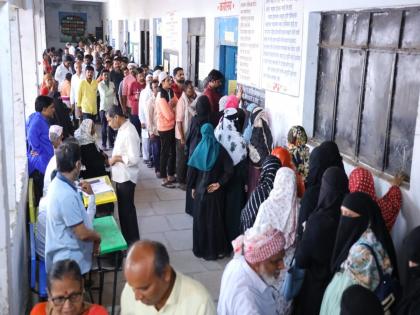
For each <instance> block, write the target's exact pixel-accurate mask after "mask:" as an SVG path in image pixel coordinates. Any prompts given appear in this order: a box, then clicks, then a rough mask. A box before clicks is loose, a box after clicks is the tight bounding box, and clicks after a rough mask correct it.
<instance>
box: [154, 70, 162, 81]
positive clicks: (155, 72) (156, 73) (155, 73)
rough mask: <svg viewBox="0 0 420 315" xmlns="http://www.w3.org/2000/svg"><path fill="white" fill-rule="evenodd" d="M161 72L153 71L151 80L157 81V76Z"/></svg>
mask: <svg viewBox="0 0 420 315" xmlns="http://www.w3.org/2000/svg"><path fill="white" fill-rule="evenodd" d="M161 72H162V71H160V70H156V71H154V72H153V74H152V75H153V80H157V79H159V74H160V73H161Z"/></svg>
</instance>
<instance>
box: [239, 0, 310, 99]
mask: <svg viewBox="0 0 420 315" xmlns="http://www.w3.org/2000/svg"><path fill="white" fill-rule="evenodd" d="M238 28H239V40H238V66H237V69H238V83H243V84H247V85H250V86H252V87H255V88H258V89H264V90H270V91H273V92H278V93H283V94H288V95H291V96H299V92H300V91H299V87H300V69H301V63H302V28H303V0H261V1H258V0H242V1H240V8H239V27H238Z"/></svg>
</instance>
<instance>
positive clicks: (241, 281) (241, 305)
mask: <svg viewBox="0 0 420 315" xmlns="http://www.w3.org/2000/svg"><path fill="white" fill-rule="evenodd" d="M232 244H233V247H234V252H235V254H236V255H235V257H234V258H233V259H232V260H231V261H230V262H229V264H228V265H227V266H226V268H225V271H224V272H223V277H222V284H221V288H220V296H219V301H218V305H217V314H218V315H243V314H247V315H276V314H280V313H279V312H278V311H279V310H278V309H277V308H278V303H277V301H276V295H277V294H279V293H278V291H277V290H278V289H279V288H278V285H277V284H278V280H277V279H278V277H279V275H280V271H281V270H282V269H284V263H283V257H284V246H285V239H284V235H283V233H282V232H280V231H278V230H275V229H272V228H269V229H265V231H262V230H261V229H260V228H254V227H253V228H251V229H248V230H247V231H246V232H245V235H241V236H239V237H238V238H237V239H236V240H235V241H233V242H232ZM238 254H239V255H238Z"/></svg>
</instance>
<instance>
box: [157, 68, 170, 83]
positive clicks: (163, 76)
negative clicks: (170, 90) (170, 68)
mask: <svg viewBox="0 0 420 315" xmlns="http://www.w3.org/2000/svg"><path fill="white" fill-rule="evenodd" d="M167 77H168V74H167V73H166V72H165V71H162V72H161V73H159V84H161V83H162V81H163V80H165V79H166V78H167Z"/></svg>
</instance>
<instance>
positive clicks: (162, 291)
mask: <svg viewBox="0 0 420 315" xmlns="http://www.w3.org/2000/svg"><path fill="white" fill-rule="evenodd" d="M124 275H125V278H126V280H127V283H126V285H125V287H124V289H123V292H122V294H121V315H154V314H162V315H165V314H166V315H184V314H194V315H216V310H215V307H214V304H213V301H212V298H211V296H210V294H209V293H208V291H207V290H206V289H205V288H204V286H203V285H202V284H200V283H199V282H198V281H196V280H193V279H192V278H190V277H187V276H185V275H183V274H182V273H180V272H177V271H175V270H174V269H173V268H172V267H171V265H170V264H169V256H168V252H167V251H166V248H165V247H164V246H163V245H162V244H160V243H158V242H152V241H139V242H136V243H134V244H133V246H132V247H131V249H130V250H129V252H128V255H127V260H126V262H125V266H124ZM243 315H245V313H244V314H243Z"/></svg>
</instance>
